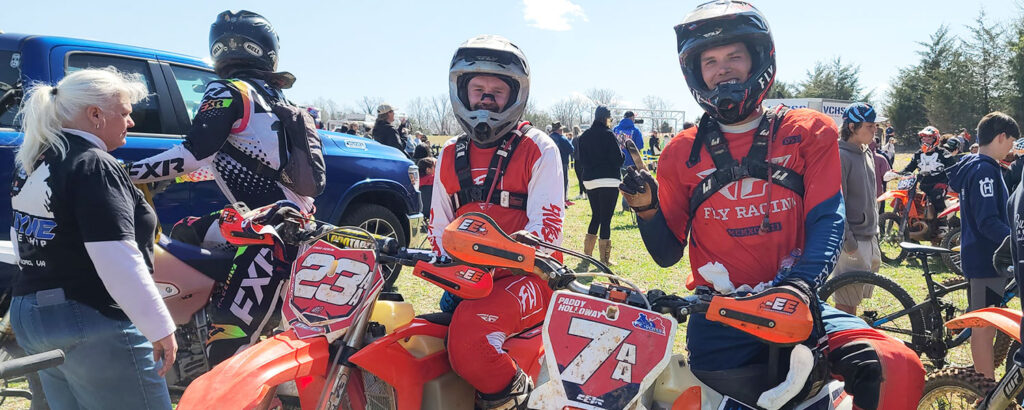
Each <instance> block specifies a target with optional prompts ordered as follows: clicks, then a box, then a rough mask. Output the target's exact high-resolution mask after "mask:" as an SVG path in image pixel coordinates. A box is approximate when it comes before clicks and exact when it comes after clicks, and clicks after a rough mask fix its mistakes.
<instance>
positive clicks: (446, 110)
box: [428, 94, 457, 135]
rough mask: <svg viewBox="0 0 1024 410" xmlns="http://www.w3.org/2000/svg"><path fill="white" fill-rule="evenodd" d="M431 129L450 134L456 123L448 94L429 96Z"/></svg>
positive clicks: (442, 133)
mask: <svg viewBox="0 0 1024 410" xmlns="http://www.w3.org/2000/svg"><path fill="white" fill-rule="evenodd" d="M428 112H429V118H430V125H431V130H433V131H436V132H437V133H438V134H441V135H451V132H452V130H453V129H454V127H455V126H456V125H457V124H456V122H455V115H454V114H452V103H451V101H450V100H449V98H448V94H438V95H435V96H433V97H430V102H429V105H428Z"/></svg>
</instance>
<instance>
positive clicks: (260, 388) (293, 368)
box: [178, 330, 329, 410]
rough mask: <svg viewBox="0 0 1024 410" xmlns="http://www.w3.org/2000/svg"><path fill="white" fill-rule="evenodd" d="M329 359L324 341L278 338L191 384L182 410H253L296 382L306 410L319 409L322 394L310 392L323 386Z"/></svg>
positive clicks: (180, 406)
mask: <svg viewBox="0 0 1024 410" xmlns="http://www.w3.org/2000/svg"><path fill="white" fill-rule="evenodd" d="M328 356H329V353H328V351H327V339H325V338H322V337H314V338H310V339H299V338H298V337H297V336H295V332H293V331H291V330H289V331H287V332H284V333H280V334H278V335H276V336H274V337H272V338H269V339H266V340H263V341H262V342H260V343H258V344H256V345H254V346H252V347H250V348H248V349H245V350H243V351H242V352H241V353H238V354H236V355H234V356H232V357H231V358H230V359H228V360H226V361H224V362H223V363H221V364H219V365H217V367H214V368H213V370H210V371H209V372H208V373H206V374H204V375H202V376H200V377H199V378H198V379H196V380H195V381H193V382H192V384H190V385H189V386H188V388H187V389H185V393H184V394H183V395H182V396H181V401H179V402H178V409H180V410H189V409H209V408H217V409H225V410H230V409H238V410H243V409H249V408H252V407H255V406H256V405H257V404H258V403H259V402H260V400H262V399H263V397H264V396H266V395H267V393H268V392H269V391H270V389H271V388H273V387H274V386H277V385H279V384H282V383H285V382H288V381H291V380H296V379H299V380H298V381H297V384H298V385H299V386H298V387H299V390H300V391H301V390H305V391H306V392H308V393H309V394H308V395H302V396H303V397H301V398H300V400H301V401H302V404H303V408H305V407H306V405H307V401H308V400H313V401H314V403H315V400H317V399H318V395H319V393H320V391H319V390H320V389H312V390H317V391H316V392H315V394H314V393H313V392H312V391H311V389H308V387H311V386H312V385H317V384H319V385H320V386H321V387H322V386H323V383H324V378H325V376H326V374H327V365H328V362H329V359H328ZM307 396H308V397H307ZM309 405H310V406H315V404H313V403H309ZM310 408H312V407H310Z"/></svg>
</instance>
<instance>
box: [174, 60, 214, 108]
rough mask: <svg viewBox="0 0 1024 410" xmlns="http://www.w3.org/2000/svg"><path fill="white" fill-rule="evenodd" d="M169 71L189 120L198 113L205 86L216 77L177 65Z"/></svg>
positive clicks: (207, 72) (203, 71)
mask: <svg viewBox="0 0 1024 410" xmlns="http://www.w3.org/2000/svg"><path fill="white" fill-rule="evenodd" d="M171 71H172V72H173V73H174V83H175V84H177V85H178V90H180V91H181V98H182V99H183V100H185V109H187V110H188V118H189V120H191V119H192V118H195V116H196V112H198V111H199V103H200V102H201V101H202V100H203V93H204V92H205V91H206V84H207V83H209V82H210V81H213V80H216V79H217V78H218V77H217V75H216V74H214V73H212V72H209V71H205V70H199V69H195V68H188V67H182V66H177V65H171Z"/></svg>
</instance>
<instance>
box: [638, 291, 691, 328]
mask: <svg viewBox="0 0 1024 410" xmlns="http://www.w3.org/2000/svg"><path fill="white" fill-rule="evenodd" d="M647 301H648V302H651V310H653V311H655V312H658V313H668V314H671V315H672V316H674V317H675V318H676V320H678V321H679V323H683V322H686V316H683V317H678V316H676V312H678V311H679V308H680V307H681V306H683V305H686V304H687V302H686V300H685V299H683V298H681V297H679V296H676V295H666V294H665V292H662V291H661V290H658V289H652V290H649V291H647Z"/></svg>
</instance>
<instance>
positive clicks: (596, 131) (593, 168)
mask: <svg viewBox="0 0 1024 410" xmlns="http://www.w3.org/2000/svg"><path fill="white" fill-rule="evenodd" d="M611 116H612V113H611V111H609V110H608V108H607V107H605V106H598V107H597V110H595V111H594V123H593V124H592V125H591V126H590V128H588V129H587V130H586V131H584V132H583V135H580V137H579V140H580V142H579V145H580V148H579V150H580V153H579V162H578V164H580V167H577V169H578V170H579V168H582V173H583V186H584V187H585V188H586V189H587V197H588V198H590V212H591V214H590V226H589V227H588V228H587V236H586V237H585V238H584V242H583V250H584V252H585V253H586V254H587V255H590V254H591V253H593V252H594V243H595V242H598V237H597V235H598V231H599V230H600V235H601V237H600V258H601V262H602V263H604V264H605V265H607V264H609V263H610V259H611V247H612V245H611V233H612V229H611V227H612V214H613V213H614V212H615V201H616V200H617V199H618V197H619V191H618V188H619V183H620V182H621V181H620V180H619V168H621V167H622V163H623V161H624V159H623V155H622V151H621V150H620V149H619V144H618V143H617V142H616V139H615V134H613V133H612V131H611Z"/></svg>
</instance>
